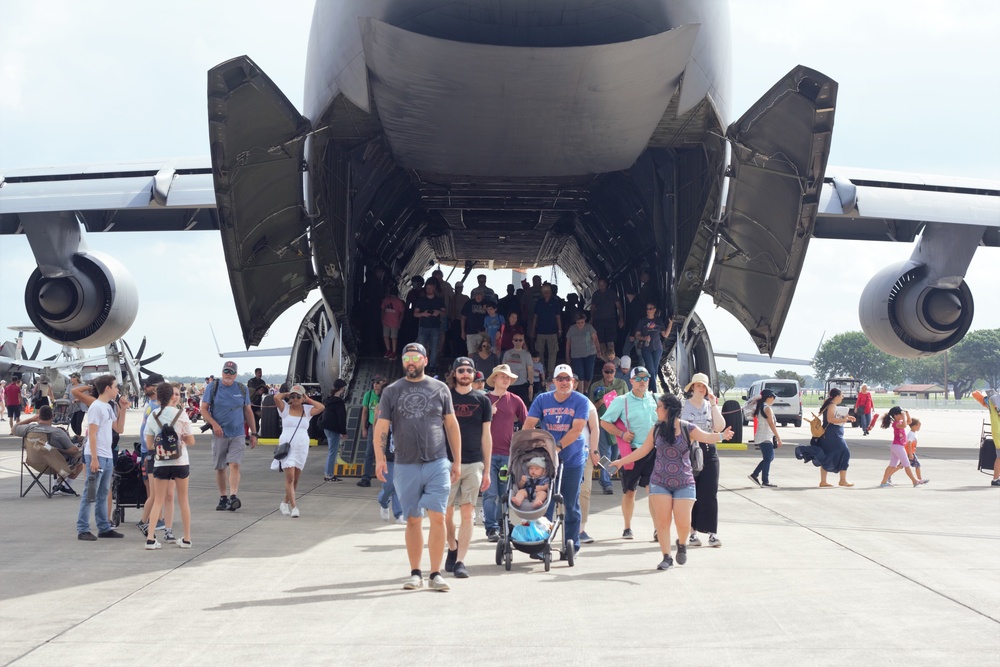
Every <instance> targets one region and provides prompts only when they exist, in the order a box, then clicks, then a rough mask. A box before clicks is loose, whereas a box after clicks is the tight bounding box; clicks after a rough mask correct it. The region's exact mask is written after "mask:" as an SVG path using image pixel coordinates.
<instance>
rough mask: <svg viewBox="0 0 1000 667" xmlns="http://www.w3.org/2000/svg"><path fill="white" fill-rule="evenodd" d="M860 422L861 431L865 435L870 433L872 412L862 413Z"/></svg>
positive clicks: (859, 417)
mask: <svg viewBox="0 0 1000 667" xmlns="http://www.w3.org/2000/svg"><path fill="white" fill-rule="evenodd" d="M858 422H859V423H860V424H861V430H862V431H864V432H865V433H867V432H868V427H869V426H871V423H872V415H871V413H870V412H862V413H860V414H858Z"/></svg>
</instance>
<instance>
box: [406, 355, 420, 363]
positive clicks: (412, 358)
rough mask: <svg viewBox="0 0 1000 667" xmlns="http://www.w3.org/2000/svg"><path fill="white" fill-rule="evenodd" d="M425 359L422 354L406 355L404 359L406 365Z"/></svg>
mask: <svg viewBox="0 0 1000 667" xmlns="http://www.w3.org/2000/svg"><path fill="white" fill-rule="evenodd" d="M423 358H424V357H423V355H420V354H404V355H403V357H402V359H403V363H404V364H409V363H417V362H418V361H420V360H422V359H423Z"/></svg>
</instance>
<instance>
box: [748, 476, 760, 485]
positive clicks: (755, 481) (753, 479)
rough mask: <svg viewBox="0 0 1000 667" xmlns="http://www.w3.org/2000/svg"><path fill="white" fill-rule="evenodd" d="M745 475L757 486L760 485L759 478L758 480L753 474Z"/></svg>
mask: <svg viewBox="0 0 1000 667" xmlns="http://www.w3.org/2000/svg"><path fill="white" fill-rule="evenodd" d="M747 477H749V478H750V481H751V482H753V483H754V484H756V485H757V486H760V480H759V479H757V478H756V477H754V476H753V475H747Z"/></svg>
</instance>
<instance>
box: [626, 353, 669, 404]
mask: <svg viewBox="0 0 1000 667" xmlns="http://www.w3.org/2000/svg"><path fill="white" fill-rule="evenodd" d="M662 356H663V348H660V349H658V350H651V349H650V348H649V347H648V346H647V347H644V348H642V365H643V366H645V367H646V370H647V371H649V376H650V377H649V390H650V391H652V392H654V393H655V392H656V376H657V375H658V374H659V371H660V357H662ZM635 366H636V364H635V363H634V362H633V363H632V368H635ZM664 389H666V387H664Z"/></svg>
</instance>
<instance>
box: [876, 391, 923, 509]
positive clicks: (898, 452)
mask: <svg viewBox="0 0 1000 667" xmlns="http://www.w3.org/2000/svg"><path fill="white" fill-rule="evenodd" d="M909 423H910V413H908V412H907V411H906V410H903V409H902V408H901V407H899V406H898V405H894V406H893V407H892V408H890V410H889V411H888V412H887V413H885V416H884V417H882V428H889V425H890V424H891V425H892V444H891V445H889V452H890V454H889V465H888V466H886V469H885V473H884V474H883V475H882V483H881V484H879V485H878V486H879V488H880V489H885V488H888V487H890V486H892V484H891V483H890V482H889V477H891V476H892V473H894V472H896V471H897V470H899V469H901V468H902V469H904V470H906V476H907V477H909V478H910V481H911V482H913V486H920V481H919V480H918V479H917V478H916V477H914V476H913V470H912V469H911V468H910V457H909V456H908V455H907V453H906V425H907V424H909Z"/></svg>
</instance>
